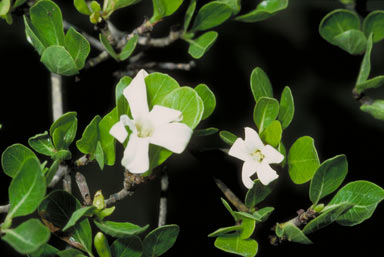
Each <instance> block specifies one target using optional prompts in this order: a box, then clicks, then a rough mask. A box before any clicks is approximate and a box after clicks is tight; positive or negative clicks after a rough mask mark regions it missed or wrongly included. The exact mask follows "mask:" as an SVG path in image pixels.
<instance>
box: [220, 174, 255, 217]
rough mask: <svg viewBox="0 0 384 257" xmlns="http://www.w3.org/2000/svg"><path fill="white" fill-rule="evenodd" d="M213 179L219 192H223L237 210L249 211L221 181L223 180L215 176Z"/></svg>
mask: <svg viewBox="0 0 384 257" xmlns="http://www.w3.org/2000/svg"><path fill="white" fill-rule="evenodd" d="M214 180H215V183H216V185H217V186H218V187H219V189H220V190H221V192H223V194H224V195H225V197H226V198H227V199H228V201H230V202H231V203H232V204H233V206H235V207H236V209H237V210H239V211H243V212H248V211H249V209H248V208H247V206H245V204H244V203H243V202H242V201H241V200H240V199H239V198H238V197H237V196H236V195H235V194H234V193H233V192H232V191H231V190H230V189H229V188H228V187H227V186H226V185H225V184H224V183H223V181H221V180H220V179H217V178H214Z"/></svg>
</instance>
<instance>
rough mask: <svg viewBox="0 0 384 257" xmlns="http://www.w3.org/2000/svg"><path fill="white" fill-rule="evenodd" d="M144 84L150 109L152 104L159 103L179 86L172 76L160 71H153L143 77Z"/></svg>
mask: <svg viewBox="0 0 384 257" xmlns="http://www.w3.org/2000/svg"><path fill="white" fill-rule="evenodd" d="M145 85H146V86H147V100H148V107H149V109H150V110H151V109H152V108H153V106H154V105H158V104H161V103H162V101H163V99H164V98H165V97H166V96H167V95H168V94H169V93H171V92H172V91H173V90H175V89H177V88H179V87H180V86H179V83H177V81H176V80H175V79H174V78H172V77H171V76H169V75H167V74H164V73H160V72H154V73H151V74H149V75H148V76H147V77H145Z"/></svg>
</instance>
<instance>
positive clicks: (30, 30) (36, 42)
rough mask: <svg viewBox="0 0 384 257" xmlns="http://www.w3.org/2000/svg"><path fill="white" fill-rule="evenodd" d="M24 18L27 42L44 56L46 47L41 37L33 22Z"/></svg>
mask: <svg viewBox="0 0 384 257" xmlns="http://www.w3.org/2000/svg"><path fill="white" fill-rule="evenodd" d="M23 18H24V26H25V35H26V37H27V41H28V42H29V43H30V44H31V45H32V46H33V47H34V48H35V49H36V51H37V52H38V53H39V55H42V54H43V52H44V50H45V48H46V46H45V45H44V43H43V42H42V41H41V40H40V38H41V36H40V35H39V34H38V32H37V31H36V29H35V27H34V26H33V25H32V23H31V21H30V20H29V19H28V18H27V16H25V15H24V16H23Z"/></svg>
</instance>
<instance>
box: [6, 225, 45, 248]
mask: <svg viewBox="0 0 384 257" xmlns="http://www.w3.org/2000/svg"><path fill="white" fill-rule="evenodd" d="M4 232H5V235H4V236H2V238H1V239H2V240H4V241H6V242H7V243H8V244H10V245H11V246H12V247H13V248H14V249H15V250H16V251H18V252H19V253H21V254H28V253H32V252H34V251H36V250H38V249H39V247H41V246H42V245H44V244H45V243H46V242H48V239H49V237H50V235H51V233H50V232H49V230H48V228H47V227H46V226H44V225H43V224H41V222H40V221H39V220H37V219H29V220H27V221H25V222H24V223H22V224H20V225H19V226H17V227H16V228H15V229H7V230H6V231H4Z"/></svg>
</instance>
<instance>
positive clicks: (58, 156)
mask: <svg viewBox="0 0 384 257" xmlns="http://www.w3.org/2000/svg"><path fill="white" fill-rule="evenodd" d="M52 159H53V160H55V161H56V160H59V161H66V160H70V159H72V153H71V152H70V151H68V150H59V151H57V152H56V153H55V154H54V155H53V156H52Z"/></svg>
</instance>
